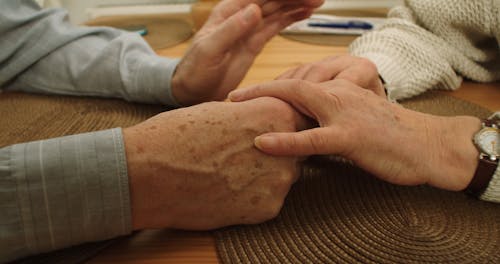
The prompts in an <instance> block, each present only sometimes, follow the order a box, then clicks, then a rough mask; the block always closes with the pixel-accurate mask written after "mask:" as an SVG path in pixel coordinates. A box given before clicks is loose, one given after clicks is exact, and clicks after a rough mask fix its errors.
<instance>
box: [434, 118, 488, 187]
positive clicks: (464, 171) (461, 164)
mask: <svg viewBox="0 0 500 264" xmlns="http://www.w3.org/2000/svg"><path fill="white" fill-rule="evenodd" d="M440 119H441V120H440V121H439V122H440V126H439V127H440V129H439V130H438V131H436V133H437V134H436V135H435V136H437V137H438V139H439V144H438V145H437V146H438V147H439V148H440V151H439V154H438V156H437V157H438V159H437V161H438V162H437V163H435V164H436V165H437V166H440V167H441V169H438V170H436V171H435V172H436V173H434V174H433V178H431V180H430V182H429V184H430V185H431V186H434V187H438V188H442V189H446V190H450V191H462V190H464V189H465V188H467V186H468V185H469V183H470V182H471V181H472V178H473V176H474V173H475V171H476V168H477V166H478V157H479V151H478V150H477V148H476V146H475V145H474V143H473V140H472V139H473V137H474V134H475V133H477V132H478V131H479V130H480V129H481V121H480V120H479V119H478V118H475V117H469V116H456V117H441V118H440Z"/></svg>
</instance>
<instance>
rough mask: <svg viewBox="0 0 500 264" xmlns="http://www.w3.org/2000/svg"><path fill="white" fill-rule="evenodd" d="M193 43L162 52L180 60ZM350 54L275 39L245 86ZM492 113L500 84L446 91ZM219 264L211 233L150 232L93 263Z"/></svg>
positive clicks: (498, 102)
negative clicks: (304, 64) (303, 64)
mask: <svg viewBox="0 0 500 264" xmlns="http://www.w3.org/2000/svg"><path fill="white" fill-rule="evenodd" d="M188 45H189V43H184V44H181V45H179V46H176V47H174V48H169V49H164V50H159V51H158V53H159V54H160V55H163V56H168V57H180V56H182V54H183V53H184V52H185V50H186V48H187V47H188ZM346 52H347V48H346V47H334V46H331V47H326V46H315V45H308V44H303V43H298V42H293V41H290V40H286V39H284V38H282V37H280V36H278V37H275V38H274V39H273V40H272V41H271V42H270V43H269V44H268V45H267V46H266V48H265V49H264V50H263V52H262V53H261V55H260V56H259V57H258V58H257V60H256V62H255V64H254V66H253V67H252V69H251V70H250V71H249V73H248V75H247V76H246V78H245V79H244V81H243V82H242V84H241V86H246V85H250V84H254V83H259V82H264V81H269V80H272V79H273V78H275V77H276V76H278V75H279V74H280V73H282V72H284V71H285V70H286V69H288V68H290V67H294V66H297V65H300V64H302V63H307V62H312V61H317V60H319V59H322V58H324V57H326V56H331V55H339V54H343V53H346ZM443 93H447V94H450V95H452V96H455V97H459V98H462V99H465V100H468V101H470V102H473V103H476V104H479V105H482V106H484V107H487V108H489V109H491V110H500V84H499V83H496V84H475V83H465V84H464V85H463V86H462V87H461V89H459V90H458V91H456V92H443ZM111 262H117V263H218V259H217V254H216V250H215V241H214V238H213V237H212V235H211V233H210V232H184V231H174V230H148V231H142V232H139V233H137V234H135V235H133V236H132V237H130V238H128V239H125V240H123V241H120V242H118V243H117V244H115V245H113V246H111V247H110V248H108V249H106V250H105V251H103V252H102V253H101V254H100V255H98V256H97V257H95V258H94V259H92V260H91V261H90V262H89V263H111Z"/></svg>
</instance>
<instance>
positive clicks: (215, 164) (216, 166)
mask: <svg viewBox="0 0 500 264" xmlns="http://www.w3.org/2000/svg"><path fill="white" fill-rule="evenodd" d="M212 166H213V167H214V168H215V169H217V168H219V163H217V161H214V162H212Z"/></svg>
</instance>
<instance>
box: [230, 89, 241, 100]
mask: <svg viewBox="0 0 500 264" xmlns="http://www.w3.org/2000/svg"><path fill="white" fill-rule="evenodd" d="M242 95H243V92H242V91H241V90H240V91H238V90H236V91H232V92H230V93H229V95H228V96H227V97H228V98H229V100H231V101H238V100H239V99H241V96H242Z"/></svg>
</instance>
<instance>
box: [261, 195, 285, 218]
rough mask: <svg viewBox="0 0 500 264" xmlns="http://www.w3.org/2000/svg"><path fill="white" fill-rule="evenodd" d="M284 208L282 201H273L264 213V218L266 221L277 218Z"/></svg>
mask: <svg viewBox="0 0 500 264" xmlns="http://www.w3.org/2000/svg"><path fill="white" fill-rule="evenodd" d="M282 206H283V200H282V199H278V200H275V201H271V202H270V203H269V206H268V207H267V208H266V211H265V212H264V218H265V219H266V220H270V219H273V218H276V217H277V216H278V215H279V213H280V211H281V207H282Z"/></svg>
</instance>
